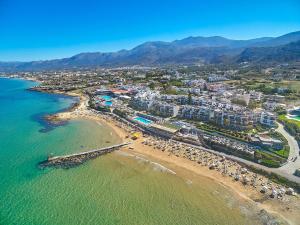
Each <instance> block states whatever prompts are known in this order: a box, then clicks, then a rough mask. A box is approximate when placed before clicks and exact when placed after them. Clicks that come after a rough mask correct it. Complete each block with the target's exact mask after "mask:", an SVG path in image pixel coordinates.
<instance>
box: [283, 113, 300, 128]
mask: <svg viewBox="0 0 300 225" xmlns="http://www.w3.org/2000/svg"><path fill="white" fill-rule="evenodd" d="M278 120H279V121H283V122H288V123H293V124H296V125H297V126H298V127H299V128H300V121H298V120H293V119H288V118H287V117H286V115H279V116H278Z"/></svg>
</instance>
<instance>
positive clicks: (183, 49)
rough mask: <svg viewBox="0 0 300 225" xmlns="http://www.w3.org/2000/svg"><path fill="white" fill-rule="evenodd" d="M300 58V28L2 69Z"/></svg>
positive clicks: (16, 64) (186, 40)
mask: <svg viewBox="0 0 300 225" xmlns="http://www.w3.org/2000/svg"><path fill="white" fill-rule="evenodd" d="M245 61H247V62H257V63H260V62H277V63H281V62H290V61H300V31H297V32H292V33H288V34H285V35H282V36H279V37H262V38H256V39H250V40H232V39H228V38H224V37H220V36H212V37H188V38H184V39H182V40H175V41H172V42H163V41H156V42H146V43H143V44H141V45H139V46H137V47H135V48H133V49H131V50H121V51H117V52H107V53H102V52H87V53H80V54H78V55H74V56H72V57H70V58H63V59H54V60H44V61H32V62H0V71H38V70H54V69H71V68H79V67H97V66H129V65H148V66H150V65H166V64H175V63H176V64H193V63H199V62H206V63H222V62H227V63H228V62H229V63H240V62H245Z"/></svg>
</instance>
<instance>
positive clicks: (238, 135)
mask: <svg viewBox="0 0 300 225" xmlns="http://www.w3.org/2000/svg"><path fill="white" fill-rule="evenodd" d="M197 128H199V129H201V130H204V131H207V132H210V133H218V134H221V135H223V136H226V137H229V138H232V139H236V140H238V141H242V142H248V133H247V132H246V131H241V132H236V131H232V130H228V129H224V128H221V127H217V126H214V125H211V124H207V123H198V124H197Z"/></svg>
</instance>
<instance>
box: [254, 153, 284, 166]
mask: <svg viewBox="0 0 300 225" xmlns="http://www.w3.org/2000/svg"><path fill="white" fill-rule="evenodd" d="M254 157H255V159H256V160H257V161H258V162H259V163H260V164H262V165H264V166H267V167H271V168H278V167H279V166H280V165H281V164H282V163H284V162H285V159H284V158H282V157H280V156H276V155H274V154H272V153H271V152H266V151H263V150H256V152H255V154H254Z"/></svg>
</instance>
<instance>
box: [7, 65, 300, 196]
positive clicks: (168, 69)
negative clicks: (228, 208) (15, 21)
mask: <svg viewBox="0 0 300 225" xmlns="http://www.w3.org/2000/svg"><path fill="white" fill-rule="evenodd" d="M1 76H3V77H4V76H5V77H11V78H24V79H29V80H36V81H39V82H40V84H39V85H38V86H36V87H34V88H32V90H34V91H42V92H51V93H63V94H70V95H73V96H74V95H75V96H80V99H81V101H80V103H77V104H75V105H74V106H73V107H72V108H71V109H70V112H69V113H72V115H73V116H79V117H80V116H81V117H89V116H94V117H95V116H96V117H97V116H98V117H102V118H104V119H106V120H112V121H115V124H117V126H118V127H120V128H123V129H125V130H127V132H128V135H127V138H128V140H130V141H132V142H139V141H140V142H141V144H142V145H146V146H152V147H154V149H156V150H159V151H163V152H167V153H168V154H169V155H175V156H176V157H183V158H186V159H189V160H191V161H194V162H196V163H197V164H199V166H206V167H208V168H209V169H210V170H215V171H218V172H219V173H221V174H223V175H224V176H230V177H232V179H233V180H235V181H236V182H241V183H242V184H243V185H248V186H249V185H250V186H252V187H253V188H254V189H255V190H257V191H258V192H261V193H264V194H266V195H270V196H271V197H272V198H281V197H282V196H283V195H286V194H288V195H296V192H295V189H297V188H298V190H299V186H298V185H299V180H300V157H299V145H298V143H299V142H300V108H299V107H300V64H299V63H278V64H272V65H268V66H265V67H264V66H262V65H258V64H256V63H248V62H243V63H238V64H232V65H224V64H215V65H211V64H205V63H198V64H193V65H168V66H128V67H107V68H104V67H99V68H77V69H68V70H67V69H63V70H47V71H38V72H6V73H2V74H1ZM58 117H59V116H57V115H54V116H49V118H48V119H50V120H52V122H56V120H59V118H58ZM265 177H267V178H268V179H266V178H265Z"/></svg>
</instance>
